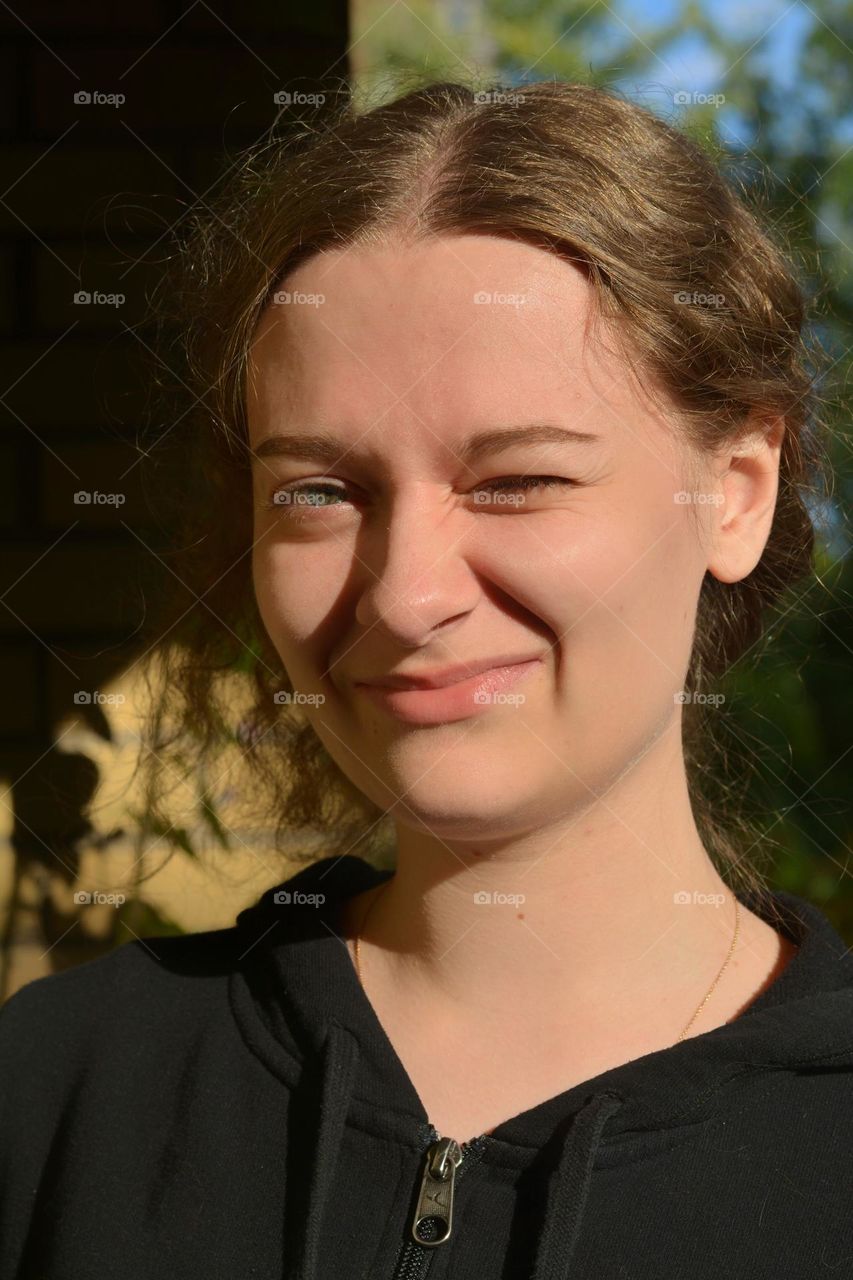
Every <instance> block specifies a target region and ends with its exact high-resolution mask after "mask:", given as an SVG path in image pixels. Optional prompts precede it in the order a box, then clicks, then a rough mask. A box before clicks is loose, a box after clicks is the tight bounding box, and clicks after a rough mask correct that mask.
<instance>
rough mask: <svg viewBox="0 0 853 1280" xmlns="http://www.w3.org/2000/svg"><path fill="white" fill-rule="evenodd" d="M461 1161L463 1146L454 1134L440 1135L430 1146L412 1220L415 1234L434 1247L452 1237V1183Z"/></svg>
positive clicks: (418, 1241)
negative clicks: (441, 1136)
mask: <svg viewBox="0 0 853 1280" xmlns="http://www.w3.org/2000/svg"><path fill="white" fill-rule="evenodd" d="M461 1163H462V1149H461V1147H460V1146H459V1143H458V1142H456V1141H455V1139H453V1138H441V1139H439V1141H438V1142H434V1143H433V1144H432V1146H431V1147H428V1148H427V1153H426V1163H425V1165H424V1176H423V1178H422V1179H421V1190H420V1194H419V1196H418V1204H417V1208H416V1209H415V1217H414V1221H413V1223H412V1238H413V1239H414V1240H415V1241H416V1242H417V1243H418V1244H421V1245H426V1246H427V1248H432V1247H433V1246H434V1245H437V1244H444V1242H445V1240H449V1238H450V1229H451V1226H452V1222H453V1187H454V1183H455V1181H456V1170H457V1168H458V1167H459V1165H460V1164H461Z"/></svg>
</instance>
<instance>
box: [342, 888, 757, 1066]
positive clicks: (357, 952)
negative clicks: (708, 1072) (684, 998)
mask: <svg viewBox="0 0 853 1280" xmlns="http://www.w3.org/2000/svg"><path fill="white" fill-rule="evenodd" d="M390 883H391V880H390V879H389V881H388V884H390ZM388 884H386V885H385V886H384V888H382V889H380V890H379V892H378V893H377V895H376V897H375V898H374V899H373V901H372V902H371V903H370V905H369V906H368V908H367V910H366V912H365V914H364V918H363V919H362V921H361V925H360V927H359V930H358V932H357V933H356V935H355V946H354V948H353V950H354V953H355V971H356V973H357V974H358V980H359V982H360V983H361V986H362V988H364V980H363V978H362V976H361V935H362V934H363V933H364V926H365V925H366V924H367V921H368V918H369V916H370V913H371V911H372V910H373V908H374V907H375V906H376V903H377V902H378V901H379V899H380V898H381V897H382V894H383V893H384V892H385V889H387V888H388ZM739 929H740V903H739V901H738V899H737V896H736V895H735V928H734V934H733V935H732V945H731V946H730V947H729V953H728V955H727V956H726V958H725V960H724V961H723V967H722V969H720V972H719V973H718V974H717V976H716V978H715V979H714V981H713V982H712V983H711V985H710V987H709V988H708V991H707V993H706V995H705V998H704V999H703V1001H702V1003H701V1004H700V1005H699V1008H698V1009H697V1010H696V1012H695V1013H694V1015H693V1017H692V1018H691V1019H690V1021H689V1022H688V1024H687V1026H686V1027H685V1028H684V1030H683V1031H682V1033H681V1035H680V1036H679V1037H678V1039H677V1040H676V1041H675V1044H679V1043H680V1042H681V1041H682V1040H683V1039H684V1037H685V1036H686V1035H687V1032H688V1031H689V1030H690V1028H691V1027H692V1026H693V1023H694V1022H695V1021H696V1019H697V1018H698V1017H699V1014H700V1013H701V1012H702V1010H703V1009H704V1008H705V1005H706V1004H707V1003H708V1001H709V1000H710V998H711V995H712V993H713V991H714V988H715V987H716V985H717V983H718V982H719V981H720V978H722V976H723V974H724V972H725V970H726V966H727V965H728V963H729V961H730V960H731V958H732V952H733V951H734V949H735V945H736V943H737V939H738V931H739Z"/></svg>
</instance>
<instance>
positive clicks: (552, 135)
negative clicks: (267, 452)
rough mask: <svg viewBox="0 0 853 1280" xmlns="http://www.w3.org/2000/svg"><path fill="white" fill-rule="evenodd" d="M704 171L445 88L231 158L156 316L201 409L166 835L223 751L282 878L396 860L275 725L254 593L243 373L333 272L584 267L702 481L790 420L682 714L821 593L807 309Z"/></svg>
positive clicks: (618, 133)
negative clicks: (457, 264) (421, 243)
mask: <svg viewBox="0 0 853 1280" xmlns="http://www.w3.org/2000/svg"><path fill="white" fill-rule="evenodd" d="M708 148H709V144H707V143H706V142H704V140H703V142H702V143H700V141H698V140H694V139H693V138H691V137H690V136H689V135H688V134H687V133H686V132H683V131H680V130H679V129H677V128H674V127H672V126H671V125H669V124H668V123H666V122H665V121H663V120H662V119H660V118H659V117H658V116H656V115H654V114H652V113H651V112H650V111H648V110H646V109H644V108H643V107H641V106H638V105H636V104H634V103H632V102H630V101H627V100H623V99H622V98H621V97H620V96H618V94H616V93H613V92H611V91H609V90H605V89H602V88H597V87H593V86H592V85H586V84H579V83H571V84H570V83H561V82H556V83H555V82H540V83H535V84H532V85H525V86H523V87H522V88H519V89H508V88H502V87H497V88H494V89H492V90H487V91H485V92H481V93H479V94H478V93H476V92H475V91H474V90H472V88H471V87H469V86H466V85H464V84H461V83H449V82H442V83H438V84H432V85H427V86H425V87H420V88H417V89H415V90H413V91H410V92H408V93H405V94H404V95H403V96H401V97H399V98H397V99H396V100H395V101H392V102H388V103H385V104H383V105H380V106H378V107H374V108H373V109H370V110H362V111H360V112H359V111H357V110H356V109H355V108H354V107H353V106H352V104H351V103H350V102H349V101H346V102H345V103H344V105H343V106H337V105H336V106H335V107H334V108H333V109H332V110H328V109H325V110H321V112H320V114H319V115H318V117H317V118H316V119H314V120H312V121H309V122H306V121H304V120H303V122H302V123H301V124H300V126H299V127H297V128H292V127H291V129H290V131H289V132H287V133H285V134H283V135H281V134H280V131H279V130H278V128H277V127H274V128H273V129H272V130H271V133H270V135H269V136H268V137H267V138H266V139H264V140H263V141H262V142H261V143H260V144H258V145H257V146H255V147H253V148H251V149H250V150H249V151H247V152H244V153H242V155H241V156H239V157H238V160H237V163H236V165H235V166H234V168H233V172H232V174H231V175H230V177H229V178H228V181H227V183H226V184H225V185H224V187H223V189H222V190H221V191H220V192H219V194H218V195H217V197H216V198H215V200H214V201H213V202H211V201H209V200H208V201H207V205H206V206H205V207H202V208H200V209H198V210H195V211H194V212H193V214H192V217H191V219H190V220H189V228H190V230H189V234H188V235H187V236H185V238H184V240H183V242H182V244H181V247H180V251H179V253H178V255H177V264H176V270H175V271H173V272H172V273H171V274H169V275H168V277H167V278H166V279H165V281H164V285H163V287H162V288H161V290H160V295H159V298H157V299H155V306H156V307H157V309H158V314H159V316H160V323H161V326H162V333H163V335H164V340H163V341H161V346H160V349H161V352H162V353H163V355H164V357H165V358H166V359H167V360H168V362H169V363H170V364H173V363H174V362H175V358H177V361H176V365H175V372H176V373H177V375H178V382H179V385H180V386H184V387H186V388H188V389H189V391H190V394H191V396H192V397H193V400H192V401H189V402H188V404H187V408H186V409H185V411H184V412H183V413H180V414H179V415H178V413H177V411H176V408H175V406H176V405H178V408H180V406H179V402H178V401H177V399H176V387H175V386H172V385H169V387H168V397H169V400H168V403H169V405H170V413H171V414H172V416H176V417H177V420H176V422H175V423H174V425H173V426H170V427H169V428H168V430H167V431H166V433H165V434H164V436H163V438H162V439H161V440H160V441H159V442H158V446H157V450H156V452H157V455H158V458H159V461H160V463H161V464H162V465H161V467H160V470H161V473H162V475H163V476H164V477H167V473H169V474H170V475H172V476H173V477H175V479H176V480H177V482H178V483H179V484H180V494H181V496H180V497H176V499H175V502H174V504H173V505H171V506H169V507H168V508H167V515H166V519H167V521H168V522H169V523H170V524H171V526H172V527H175V526H177V528H178V529H179V533H178V534H177V536H175V535H174V534H172V535H171V546H170V547H167V549H166V551H165V552H164V553H163V554H164V558H165V559H166V561H167V562H168V564H169V566H170V568H171V571H172V574H173V575H175V577H176V578H177V579H178V580H180V582H182V583H183V584H185V586H186V587H187V588H188V592H189V594H187V595H184V594H183V592H182V589H181V588H178V591H177V593H176V594H175V596H174V598H173V599H171V600H167V601H166V602H165V603H164V606H163V608H161V609H160V610H158V612H157V614H156V615H155V616H154V617H153V618H152V619H151V622H150V627H149V635H150V638H151V642H152V643H156V646H157V658H158V670H159V676H160V683H159V685H158V687H157V689H156V691H154V692H152V697H153V700H154V701H153V710H152V714H151V720H150V724H149V731H148V732H149V738H148V741H149V743H150V746H151V748H152V750H151V752H150V753H145V755H144V757H143V760H142V764H143V767H144V769H145V776H146V797H147V799H146V806H147V814H148V820H149V824H150V826H151V827H152V829H154V830H160V831H161V832H162V831H164V830H165V827H166V826H167V822H166V819H165V814H164V812H163V811H162V810H161V808H160V804H161V800H162V797H163V795H164V794H165V791H166V787H167V779H168V775H169V773H170V772H171V771H172V770H173V769H174V768H175V767H176V766H177V767H178V768H179V769H180V771H181V772H182V773H183V772H184V771H185V770H186V771H187V772H189V771H192V770H193V769H194V768H195V767H197V765H198V764H199V762H201V763H202V764H204V765H205V767H208V766H209V765H210V764H211V763H214V762H215V761H216V760H217V759H218V758H220V756H221V754H222V752H223V750H224V748H226V747H227V746H231V747H232V748H237V751H238V754H239V756H240V759H239V765H238V768H239V770H240V771H243V770H245V774H244V781H243V782H242V783H241V786H242V788H243V789H244V794H246V795H247V796H249V797H250V801H249V804H248V808H249V810H250V811H251V812H252V813H254V815H255V817H256V818H257V817H261V818H263V817H264V816H266V817H267V818H269V817H272V818H273V819H274V821H275V824H276V839H277V843H278V847H280V848H285V847H286V848H287V850H288V854H289V856H297V854H296V851H295V848H294V840H295V838H298V836H299V835H300V829H302V828H304V829H310V830H312V831H315V832H317V833H318V841H319V844H320V847H321V850H322V853H323V854H326V853H334V852H345V851H347V850H351V851H353V852H359V853H362V854H363V855H364V856H371V855H373V854H376V853H379V852H380V851H384V852H387V850H388V848H389V844H388V841H389V837H390V835H391V828H390V825H389V821H388V819H387V817H383V815H382V813H381V811H380V810H379V809H378V808H377V807H376V806H375V805H374V804H373V802H372V801H370V800H369V799H367V798H366V797H365V796H364V795H362V794H361V792H359V791H358V790H357V789H356V788H355V787H354V786H353V785H352V784H351V783H350V782H349V780H348V779H347V778H346V777H345V776H344V775H343V774H342V772H341V771H340V770H339V769H338V767H337V766H336V764H335V763H334V762H333V761H332V760H331V758H330V757H329V756H328V755H327V753H326V751H325V749H324V747H323V746H322V744H321V742H320V740H319V739H318V738H317V736H316V735H315V733H314V731H313V729H312V728H311V727H310V725H309V724H308V723H307V721H306V720H305V718H304V716H302V714H301V713H300V712H298V711H294V710H293V709H291V708H289V707H282V706H281V705H279V704H278V703H276V702H274V700H273V691H274V690H288V689H292V686H291V685H290V684H289V682H288V678H287V675H286V673H285V671H284V670H283V668H282V664H281V661H280V659H279V657H278V655H277V653H276V651H275V650H274V649H273V647H272V644H271V642H270V641H269V638H268V637H267V635H266V632H265V629H264V627H263V624H262V622H261V619H260V616H259V614H258V611H257V607H256V604H255V600H254V595H253V589H252V581H251V566H250V551H251V544H252V509H251V479H250V470H249V466H248V454H247V440H248V436H247V428H246V410H245V377H246V366H247V351H248V348H249V345H250V342H251V338H252V334H253V331H254V329H255V326H256V324H257V322H258V318H259V316H260V313H261V311H262V310H263V308H264V307H265V306H266V304H267V303H268V302H269V301H270V298H271V294H272V292H273V291H274V290H275V289H276V288H280V287H281V283H280V282H281V280H282V279H283V277H284V276H285V275H286V273H287V272H288V271H290V270H292V269H293V268H294V267H295V266H296V265H297V264H298V263H299V262H301V261H303V260H304V259H305V258H307V257H308V256H310V255H311V254H314V253H316V252H318V251H320V250H323V249H327V248H333V247H341V246H354V245H358V244H360V243H372V242H374V241H376V240H381V239H386V238H388V237H393V236H396V237H399V238H409V239H413V238H415V239H416V238H418V237H429V236H434V235H440V234H452V233H465V232H471V231H486V232H490V233H492V234H506V235H511V236H516V237H520V238H523V239H525V240H527V241H530V242H532V243H536V244H539V245H542V246H543V247H546V248H551V249H553V250H554V251H555V252H561V253H568V254H569V255H570V256H571V257H572V258H573V259H574V260H576V261H578V262H579V263H582V264H583V265H584V269H585V271H586V272H587V274H588V278H589V279H590V282H591V284H592V286H593V295H592V296H593V299H594V303H595V310H596V314H597V315H599V316H600V317H601V318H603V319H605V320H607V321H608V322H609V324H610V325H611V326H612V330H613V332H615V333H617V334H618V335H619V339H620V343H622V342H624V351H625V355H626V358H628V359H629V360H630V361H631V364H632V367H634V364H635V363H636V368H637V369H638V370H639V371H640V374H641V376H642V375H645V377H646V380H647V381H651V382H653V383H657V384H658V385H659V386H661V387H663V389H664V391H665V392H666V394H667V396H668V397H669V398H671V403H672V404H674V405H675V406H676V410H677V414H678V418H679V420H680V422H681V423H683V430H684V440H685V442H686V444H687V445H688V446H690V448H691V449H694V450H696V451H697V455H701V454H702V453H703V452H704V451H706V450H712V449H715V448H717V447H719V446H720V445H721V443H722V442H725V441H728V440H732V439H733V438H735V437H736V436H737V434H738V432H739V429H740V428H742V427H743V426H744V424H745V422H746V419H747V417H748V415H749V414H750V412H751V411H753V410H756V411H758V412H759V413H762V414H769V415H782V416H783V417H784V421H785V428H786V429H785V434H784V439H783V445H782V451H781V463H780V486H779V494H778V501H777V506H776V510H775V515H774V520H773V525H772V530H771V533H770V536H769V540H768V542H767V545H766V548H765V550H764V553H763V555H762V557H761V560H760V563H759V564H758V565H757V567H756V568H755V569H754V571H753V572H752V573H750V574H749V575H748V577H746V578H745V579H743V580H742V581H740V582H736V583H731V584H728V583H722V582H720V581H718V580H717V579H715V578H714V577H713V576H712V575H711V574H706V576H705V580H704V582H703V584H702V589H701V595H700V599H699V606H698V615H697V621H696V632H695V641H694V648H693V652H692V655H691V660H690V667H689V676H688V679H687V682H686V686H685V691H686V693H687V694H688V695H690V696H691V698H692V695H694V694H695V693H697V692H701V691H703V690H707V689H708V688H709V685H710V682H711V681H712V680H714V679H715V678H717V677H719V676H720V675H721V674H723V673H724V672H725V671H726V670H727V669H728V668H729V667H730V666H731V664H732V663H733V662H734V661H735V660H736V659H738V658H739V657H741V656H742V655H744V654H745V653H746V652H747V650H749V649H750V648H751V647H752V646H754V645H755V643H756V641H757V640H758V639H759V638H760V637H761V636H762V633H763V630H764V614H765V606H768V605H772V604H774V603H776V602H777V601H779V599H780V597H781V595H782V593H784V592H785V590H786V589H787V588H788V587H789V586H790V585H791V584H793V583H795V582H796V581H797V580H798V579H800V578H801V577H802V576H803V575H805V574H807V573H808V572H809V571H810V568H811V556H812V550H813V537H814V534H813V527H812V522H811V519H810V516H809V513H808V510H807V508H806V505H805V503H804V497H806V496H808V494H809V492H812V493H817V492H818V486H819V484H820V483H821V482H822V481H823V480H824V479H825V475H824V467H825V466H826V461H825V459H826V454H825V451H824V447H823V445H822V443H821V440H820V435H821V431H820V428H821V425H822V424H821V423H820V420H819V417H818V409H819V403H818V398H817V394H816V381H817V378H816V375H815V373H814V371H813V367H810V364H811V358H812V353H811V352H810V350H809V349H808V348H807V346H806V342H805V338H804V335H803V326H804V322H805V318H806V308H807V302H806V297H805V294H804V290H803V287H802V286H801V285H800V283H799V282H798V279H797V276H796V274H795V268H794V267H793V266H792V265H791V263H790V261H789V260H788V258H787V256H786V252H785V251H783V249H781V248H780V247H779V246H778V245H777V244H776V243H775V242H774V238H773V236H772V235H771V233H770V232H769V231H768V230H767V229H764V228H763V227H762V219H761V216H760V214H759V213H757V212H753V211H752V210H751V209H750V208H749V203H750V200H751V197H749V196H747V194H746V193H745V192H743V191H741V190H738V189H737V188H738V184H737V183H736V182H735V181H734V180H732V179H729V178H727V177H726V176H724V173H723V171H722V163H721V162H722V155H721V154H718V155H717V156H716V157H712V155H711V153H710V151H709V149H708ZM685 295H687V296H688V301H687V302H685ZM709 299H710V302H711V305H708V300H709ZM172 486H174V481H172ZM166 487H167V489H168V488H169V487H170V486H169V481H168V478H166ZM187 495H189V496H188V497H187ZM187 610H188V611H187ZM161 637H162V638H161ZM683 714H684V749H685V759H686V764H687V770H688V780H689V784H690V788H691V796H692V801H693V805H694V812H695V814H696V819H697V823H698V825H699V828H700V833H701V835H702V838H703V840H704V841H705V844H706V847H707V848H708V851H709V854H710V855H711V856H712V857H713V858H714V860H715V862H716V863H717V865H718V867H719V869H720V871H721V872H724V871H725V870H726V869H728V871H729V872H730V873H731V874H732V875H734V876H735V877H737V878H739V879H740V880H741V882H742V884H743V885H744V887H746V888H748V887H750V886H752V887H760V886H761V884H762V879H761V877H760V876H759V874H758V872H757V870H756V868H755V866H754V860H753V859H750V860H749V861H746V860H745V858H744V855H745V854H746V853H747V852H748V849H749V846H750V845H751V844H753V843H754V842H755V839H756V836H755V832H754V829H753V828H752V827H751V826H750V825H749V824H748V822H747V821H746V820H745V819H744V818H743V816H742V814H741V813H740V812H739V811H738V809H737V807H735V808H732V806H731V801H732V788H731V785H730V784H729V783H726V782H724V781H723V780H722V776H723V772H724V769H723V766H724V765H725V761H724V760H723V759H722V757H721V754H720V752H721V744H720V741H719V740H718V739H717V738H716V737H715V732H716V727H717V722H718V721H719V720H720V712H719V711H717V712H715V714H714V717H713V719H712V718H711V717H710V716H709V715H708V714H707V712H706V710H705V706H704V704H703V703H702V702H701V701H700V702H695V701H692V700H690V701H688V702H687V703H686V704H685V706H684V708H683ZM726 754H727V753H726V752H725V751H723V752H722V755H723V756H726ZM223 758H224V757H223ZM712 766H713V767H712ZM724 810H725V812H724ZM305 833H306V832H303V834H305ZM166 838H167V839H170V840H172V841H174V834H172V835H167V837H166Z"/></svg>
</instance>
